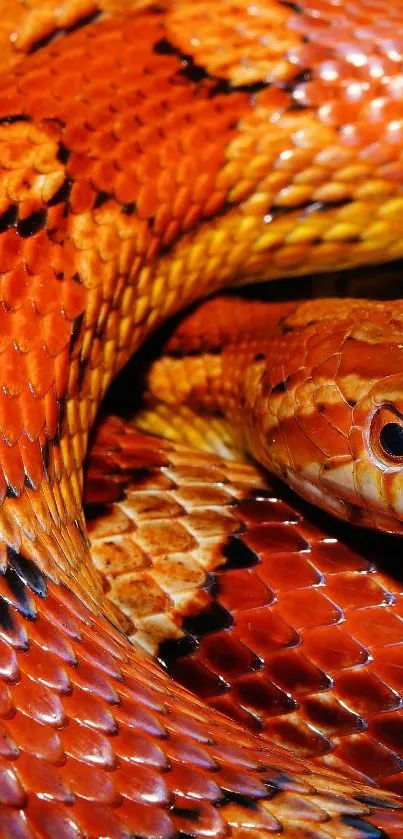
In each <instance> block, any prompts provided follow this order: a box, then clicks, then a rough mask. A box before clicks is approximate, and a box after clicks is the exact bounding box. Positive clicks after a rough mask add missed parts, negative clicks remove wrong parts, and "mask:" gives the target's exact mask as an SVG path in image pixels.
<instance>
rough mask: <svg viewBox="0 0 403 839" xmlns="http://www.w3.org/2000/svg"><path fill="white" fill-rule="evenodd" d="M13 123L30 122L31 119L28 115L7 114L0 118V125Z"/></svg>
mask: <svg viewBox="0 0 403 839" xmlns="http://www.w3.org/2000/svg"><path fill="white" fill-rule="evenodd" d="M14 122H31V117H30V116H29V115H28V114H7V116H5V117H0V125H12V124H13V123H14Z"/></svg>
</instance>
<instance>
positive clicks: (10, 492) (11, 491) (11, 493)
mask: <svg viewBox="0 0 403 839" xmlns="http://www.w3.org/2000/svg"><path fill="white" fill-rule="evenodd" d="M18 496H19V493H18V492H17V490H16V489H15V488H14V487H13V486H12V485H11V484H9V483H7V489H6V498H18Z"/></svg>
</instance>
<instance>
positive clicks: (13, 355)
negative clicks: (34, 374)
mask: <svg viewBox="0 0 403 839" xmlns="http://www.w3.org/2000/svg"><path fill="white" fill-rule="evenodd" d="M26 380H27V368H26V363H25V356H24V355H23V354H22V353H21V352H20V351H19V350H18V349H17V348H16V347H15V346H10V347H7V348H6V349H5V350H4V351H3V352H2V354H1V365H0V386H1V387H5V388H7V390H8V392H9V394H10V396H18V395H19V394H20V393H21V391H22V390H23V388H24V386H25V384H26Z"/></svg>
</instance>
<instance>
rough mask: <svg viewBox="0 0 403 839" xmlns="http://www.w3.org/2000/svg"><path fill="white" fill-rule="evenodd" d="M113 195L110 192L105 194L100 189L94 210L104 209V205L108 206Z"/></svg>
mask: <svg viewBox="0 0 403 839" xmlns="http://www.w3.org/2000/svg"><path fill="white" fill-rule="evenodd" d="M111 198H112V195H111V193H110V192H105V190H104V189H100V190H99V192H98V193H97V195H96V198H95V201H94V204H93V208H94V210H96V209H97V208H98V207H102V204H106V202H107V201H110V199H111Z"/></svg>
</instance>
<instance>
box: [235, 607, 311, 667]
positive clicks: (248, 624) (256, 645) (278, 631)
mask: <svg viewBox="0 0 403 839" xmlns="http://www.w3.org/2000/svg"><path fill="white" fill-rule="evenodd" d="M233 631H234V633H235V634H236V635H237V636H239V637H240V638H242V640H243V641H244V643H247V644H248V646H249V647H250V648H251V650H253V651H254V652H255V653H257V654H258V655H262V656H264V657H266V656H267V655H269V654H270V653H272V652H274V651H276V650H281V649H283V648H290V647H295V646H298V645H299V644H300V642H301V637H300V635H299V633H298V632H297V631H296V630H295V629H293V628H292V626H290V625H289V624H287V623H286V622H285V621H284V620H283V618H282V617H281V616H280V615H279V614H277V613H276V612H275V611H274V610H273V609H268V608H267V607H266V606H264V607H262V608H259V609H248V610H245V611H244V612H239V614H238V615H237V622H236V625H235V627H234V630H233Z"/></svg>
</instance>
